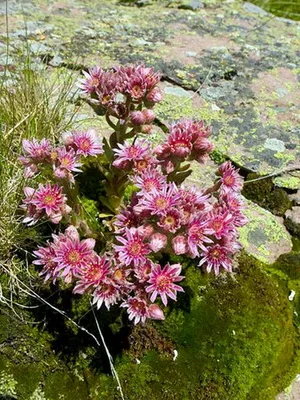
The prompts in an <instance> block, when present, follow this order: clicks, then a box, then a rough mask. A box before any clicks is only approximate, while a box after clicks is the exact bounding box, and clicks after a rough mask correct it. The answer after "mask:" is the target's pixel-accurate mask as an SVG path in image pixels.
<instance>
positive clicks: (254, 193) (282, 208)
mask: <svg viewBox="0 0 300 400" xmlns="http://www.w3.org/2000/svg"><path fill="white" fill-rule="evenodd" d="M256 178H258V175H256V174H253V173H250V174H248V176H247V180H246V183H245V185H244V188H243V192H242V193H243V195H244V196H245V197H247V199H249V200H252V201H254V202H255V203H257V204H259V205H260V206H261V207H263V208H266V209H267V210H270V211H272V213H273V214H275V215H279V216H283V215H284V214H285V212H286V210H288V209H290V208H291V207H292V203H291V201H290V199H289V197H288V194H287V193H286V192H285V190H283V189H281V188H274V185H273V182H272V179H271V178H266V179H260V180H257V181H254V182H249V183H247V181H251V180H254V179H256Z"/></svg>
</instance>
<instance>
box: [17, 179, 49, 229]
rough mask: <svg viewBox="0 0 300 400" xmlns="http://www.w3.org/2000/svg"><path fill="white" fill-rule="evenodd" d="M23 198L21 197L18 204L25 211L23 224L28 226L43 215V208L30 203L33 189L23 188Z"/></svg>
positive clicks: (33, 192)
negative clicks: (21, 200) (40, 208)
mask: <svg viewBox="0 0 300 400" xmlns="http://www.w3.org/2000/svg"><path fill="white" fill-rule="evenodd" d="M24 193H25V196H26V197H25V199H23V204H22V205H21V206H20V207H21V208H23V209H24V210H25V211H26V216H25V218H24V219H23V221H22V222H23V223H24V224H28V226H31V225H34V224H35V223H36V222H37V221H38V220H39V219H41V218H42V217H43V215H44V211H43V210H38V209H37V207H36V205H35V204H33V203H32V200H33V198H34V194H35V189H33V188H30V187H25V188H24Z"/></svg>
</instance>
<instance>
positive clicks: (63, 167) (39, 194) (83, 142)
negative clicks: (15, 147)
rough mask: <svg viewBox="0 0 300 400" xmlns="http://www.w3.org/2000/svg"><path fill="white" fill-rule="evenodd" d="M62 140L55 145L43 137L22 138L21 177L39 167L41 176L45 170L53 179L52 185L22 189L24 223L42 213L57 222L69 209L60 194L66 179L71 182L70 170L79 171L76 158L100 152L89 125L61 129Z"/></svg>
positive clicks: (32, 220) (100, 148) (27, 175)
mask: <svg viewBox="0 0 300 400" xmlns="http://www.w3.org/2000/svg"><path fill="white" fill-rule="evenodd" d="M62 142H63V145H62V146H60V147H55V146H51V144H50V142H49V141H48V140H46V139H42V140H41V141H40V142H39V141H38V140H36V139H33V140H32V141H30V140H26V139H24V140H23V154H24V155H23V156H20V157H19V161H20V162H21V163H22V164H23V165H24V167H25V169H24V175H25V178H30V177H34V176H35V175H36V174H37V173H38V172H39V171H42V172H43V173H44V175H45V177H46V173H47V172H48V175H49V178H50V179H54V180H56V181H57V182H56V183H55V184H54V185H52V184H51V183H49V182H47V183H46V185H42V184H39V186H38V189H33V188H31V187H26V188H25V189H24V193H25V196H26V198H25V199H24V200H23V205H22V206H21V207H22V208H23V209H24V210H25V212H26V216H25V218H24V220H23V222H24V223H28V224H29V225H33V224H35V223H36V222H37V221H38V220H40V219H41V218H43V217H45V216H46V217H48V218H49V220H50V221H51V222H52V223H54V224H58V223H59V222H60V221H61V219H62V218H63V216H66V215H68V214H69V213H70V212H71V207H70V206H68V205H67V203H66V202H67V197H66V196H65V195H64V194H63V185H64V184H65V183H66V182H67V183H71V184H74V183H75V178H74V174H75V173H78V172H81V170H80V167H81V165H82V163H81V162H80V158H81V157H87V156H96V155H98V154H102V153H103V149H102V143H101V141H100V138H99V137H98V136H97V134H96V132H95V131H93V130H91V129H90V130H87V131H86V132H73V133H71V132H67V133H64V134H63V135H62ZM49 172H50V173H49ZM64 181H65V182H64ZM58 182H59V183H58Z"/></svg>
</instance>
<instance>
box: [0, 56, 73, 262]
mask: <svg viewBox="0 0 300 400" xmlns="http://www.w3.org/2000/svg"><path fill="white" fill-rule="evenodd" d="M32 68H33V66H32V65H31V62H30V57H28V58H27V59H26V61H25V62H24V63H22V64H21V65H20V66H19V67H18V68H17V70H16V71H15V72H14V73H12V72H11V75H12V77H11V78H12V80H13V84H12V83H11V85H10V86H7V85H5V84H4V82H2V81H0V109H1V113H0V215H1V219H0V259H1V258H6V257H7V256H8V255H9V254H10V251H11V250H12V249H13V248H18V249H19V248H20V247H25V248H26V243H27V242H28V241H30V240H35V241H36V240H38V236H37V234H36V231H35V230H34V229H28V228H26V232H25V230H24V227H23V226H22V224H21V223H20V221H21V218H22V214H21V213H20V210H19V204H20V202H21V199H22V197H23V187H24V184H25V182H24V178H23V167H22V166H21V165H20V163H19V162H18V156H19V155H20V154H21V146H22V140H23V139H30V138H33V137H35V138H37V139H41V138H44V137H46V138H49V139H52V140H56V139H57V138H58V137H59V135H60V133H62V132H63V131H65V130H67V129H68V128H69V127H70V125H71V122H72V118H73V116H74V113H70V110H69V109H68V107H69V100H70V99H71V94H70V93H71V88H72V86H73V83H74V82H73V79H74V78H73V77H72V76H71V75H70V74H69V73H66V72H59V73H56V74H53V73H52V74H51V75H50V71H49V70H48V69H47V68H46V67H42V66H41V67H40V68H39V70H38V71H35V70H33V69H32ZM51 77H52V79H51Z"/></svg>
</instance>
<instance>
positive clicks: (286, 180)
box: [273, 171, 300, 190]
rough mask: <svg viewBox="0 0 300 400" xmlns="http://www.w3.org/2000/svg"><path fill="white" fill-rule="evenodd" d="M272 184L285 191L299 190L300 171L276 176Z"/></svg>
mask: <svg viewBox="0 0 300 400" xmlns="http://www.w3.org/2000/svg"><path fill="white" fill-rule="evenodd" d="M273 183H274V185H276V186H279V187H282V188H285V189H291V190H300V171H293V172H290V173H286V174H283V175H280V176H277V177H276V178H274V179H273Z"/></svg>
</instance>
